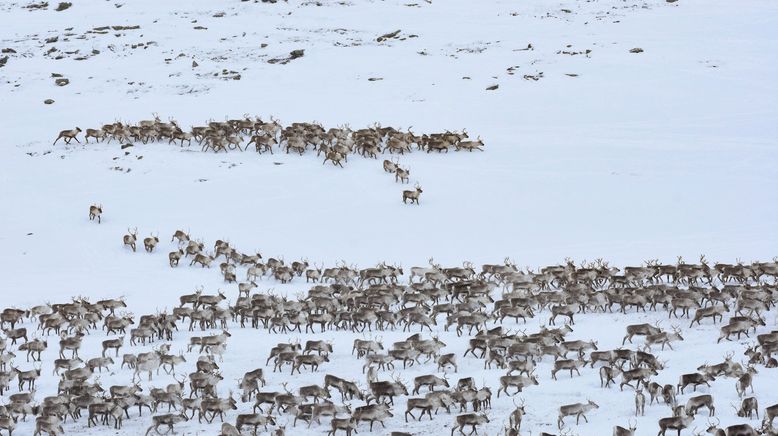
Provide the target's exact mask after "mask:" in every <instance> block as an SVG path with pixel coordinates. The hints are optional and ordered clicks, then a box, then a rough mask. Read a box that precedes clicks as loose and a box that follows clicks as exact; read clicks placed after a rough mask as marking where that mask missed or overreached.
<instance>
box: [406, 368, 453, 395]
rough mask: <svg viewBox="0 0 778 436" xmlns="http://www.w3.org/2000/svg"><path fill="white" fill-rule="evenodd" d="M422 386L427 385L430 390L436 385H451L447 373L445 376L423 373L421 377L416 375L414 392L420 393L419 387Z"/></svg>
mask: <svg viewBox="0 0 778 436" xmlns="http://www.w3.org/2000/svg"><path fill="white" fill-rule="evenodd" d="M422 386H427V387H428V388H429V390H430V392H432V391H434V390H435V388H436V387H438V386H443V387H447V388H448V387H450V386H449V384H448V379H447V378H446V375H445V373H444V374H443V378H440V377H437V376H435V375H433V374H430V375H422V376H419V377H416V378H415V379H414V380H413V394H414V395H415V394H418V393H419V389H420V388H421V387H422Z"/></svg>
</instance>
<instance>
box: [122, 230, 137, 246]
mask: <svg viewBox="0 0 778 436" xmlns="http://www.w3.org/2000/svg"><path fill="white" fill-rule="evenodd" d="M127 232H128V234H126V235H124V237H123V238H122V240H123V241H124V245H129V246H130V248H132V251H133V252H135V241H136V240H137V239H138V228H137V227H135V228H134V229H130V228H129V227H128V228H127Z"/></svg>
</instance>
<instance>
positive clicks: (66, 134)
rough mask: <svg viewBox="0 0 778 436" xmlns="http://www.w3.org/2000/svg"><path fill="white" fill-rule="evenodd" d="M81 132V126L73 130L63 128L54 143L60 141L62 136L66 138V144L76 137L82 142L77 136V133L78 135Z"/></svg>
mask: <svg viewBox="0 0 778 436" xmlns="http://www.w3.org/2000/svg"><path fill="white" fill-rule="evenodd" d="M79 133H81V128H79V127H76V128H75V129H73V130H63V131H61V132H59V135H57V139H55V140H54V144H56V143H57V141H59V139H60V138H64V139H65V144H70V141H71V140H73V139H75V140H76V142H78V143H79V144H80V143H81V141H79V140H78V138H76V135H78V134H79ZM54 144H52V145H54Z"/></svg>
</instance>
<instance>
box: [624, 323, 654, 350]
mask: <svg viewBox="0 0 778 436" xmlns="http://www.w3.org/2000/svg"><path fill="white" fill-rule="evenodd" d="M658 323H659V322H658V321H657V324H658ZM661 332H662V330H660V329H659V327H658V326H652V325H651V324H633V325H628V326H627V334H626V336H624V339H623V340H622V341H621V345H624V343H625V342H626V341H629V343H630V344H631V343H632V337H633V336H649V335H657V334H659V333H661Z"/></svg>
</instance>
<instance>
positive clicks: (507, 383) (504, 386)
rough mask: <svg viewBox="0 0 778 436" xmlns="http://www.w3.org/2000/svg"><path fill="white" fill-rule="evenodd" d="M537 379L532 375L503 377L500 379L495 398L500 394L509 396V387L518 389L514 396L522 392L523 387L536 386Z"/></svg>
mask: <svg viewBox="0 0 778 436" xmlns="http://www.w3.org/2000/svg"><path fill="white" fill-rule="evenodd" d="M538 384H539V382H538V379H537V377H535V376H534V375H530V376H529V377H525V376H522V375H504V376H502V377H500V388H499V389H497V398H500V392H501V391H502V392H505V395H510V394H509V393H508V388H509V387H514V388H516V389H518V391H517V392H516V393H514V394H513V395H516V394H517V393H519V392H522V390H523V389H524V387H525V386H532V385H538Z"/></svg>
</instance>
